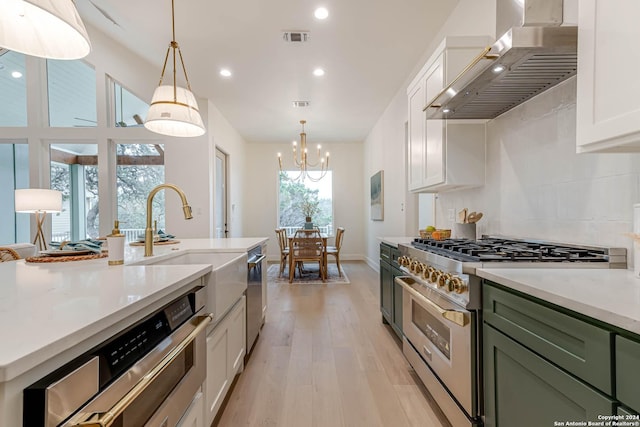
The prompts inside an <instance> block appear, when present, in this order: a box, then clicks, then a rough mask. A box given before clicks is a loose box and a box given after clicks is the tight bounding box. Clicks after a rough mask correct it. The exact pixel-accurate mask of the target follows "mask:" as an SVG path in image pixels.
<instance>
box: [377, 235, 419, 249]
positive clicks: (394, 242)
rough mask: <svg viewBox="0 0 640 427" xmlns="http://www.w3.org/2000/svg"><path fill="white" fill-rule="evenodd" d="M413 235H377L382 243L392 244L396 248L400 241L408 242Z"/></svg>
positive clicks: (411, 239)
mask: <svg viewBox="0 0 640 427" xmlns="http://www.w3.org/2000/svg"><path fill="white" fill-rule="evenodd" d="M413 239H415V237H378V240H380V241H381V242H382V243H386V244H387V245H390V246H393V247H394V248H397V247H398V245H399V244H400V243H403V244H407V245H408V244H410V243H411V242H412V241H413Z"/></svg>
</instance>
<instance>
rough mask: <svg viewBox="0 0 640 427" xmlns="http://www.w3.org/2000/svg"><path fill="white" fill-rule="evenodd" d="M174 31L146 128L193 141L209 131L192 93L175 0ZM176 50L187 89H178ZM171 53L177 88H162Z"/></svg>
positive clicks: (172, 7)
mask: <svg viewBox="0 0 640 427" xmlns="http://www.w3.org/2000/svg"><path fill="white" fill-rule="evenodd" d="M171 30H172V36H173V38H172V39H171V43H169V48H168V49H167V54H166V56H165V57H164V65H163V66H162V74H161V75H160V83H159V84H158V87H157V88H156V90H155V92H154V93H153V98H152V99H151V105H150V106H149V113H148V114H147V119H146V121H145V122H144V127H146V128H147V129H149V130H150V131H152V132H155V133H159V134H161V135H168V136H178V137H192V136H200V135H204V133H205V131H206V130H205V127H204V124H203V122H202V117H200V112H199V110H198V103H197V101H196V97H195V95H194V94H193V92H191V84H190V83H189V77H187V69H186V68H185V66H184V60H183V59H182V51H181V50H180V46H179V45H178V42H177V41H176V24H175V17H174V0H171ZM176 50H177V51H178V56H179V57H180V64H181V65H182V71H183V73H184V78H185V80H186V82H187V87H186V89H185V88H183V87H179V86H177V85H176ZM171 51H173V55H172V58H173V86H169V85H163V84H162V81H163V80H164V72H165V70H166V68H167V61H168V60H169V53H171Z"/></svg>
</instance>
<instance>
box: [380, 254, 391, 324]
mask: <svg viewBox="0 0 640 427" xmlns="http://www.w3.org/2000/svg"><path fill="white" fill-rule="evenodd" d="M380 311H381V312H382V321H383V322H384V323H391V322H392V321H393V318H392V317H391V313H392V311H393V273H392V272H391V265H390V264H389V263H387V262H385V261H384V260H382V259H380Z"/></svg>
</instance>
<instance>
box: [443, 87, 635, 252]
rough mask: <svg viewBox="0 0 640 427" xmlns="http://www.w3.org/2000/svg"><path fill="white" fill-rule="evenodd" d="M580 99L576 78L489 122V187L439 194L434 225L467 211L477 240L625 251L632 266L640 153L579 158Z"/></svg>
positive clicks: (583, 156)
mask: <svg viewBox="0 0 640 427" xmlns="http://www.w3.org/2000/svg"><path fill="white" fill-rule="evenodd" d="M575 100H576V79H575V78H572V79H570V80H568V81H567V82H565V83H563V84H561V85H559V86H557V87H556V88H553V89H551V90H549V91H547V92H545V93H543V94H541V95H539V96H537V97H535V98H533V99H531V100H529V101H528V102H526V103H524V104H523V105H520V106H518V107H516V108H514V109H513V110H511V111H509V112H507V113H505V114H503V115H502V116H500V117H498V118H496V119H494V120H492V121H490V122H488V123H487V154H486V156H487V158H486V166H487V167H486V182H485V185H484V186H482V187H478V188H475V189H468V190H462V191H454V192H449V193H442V194H439V195H437V198H436V225H437V226H438V227H440V228H451V227H452V224H451V223H450V222H449V221H448V219H447V216H448V215H447V212H448V210H449V209H455V210H456V212H458V211H459V210H461V209H462V208H464V207H467V208H469V210H470V211H482V212H483V213H484V217H483V218H482V220H481V221H480V222H479V223H478V235H481V234H498V235H504V236H512V237H521V238H534V239H543V240H552V241H557V242H567V243H578V244H587V245H602V246H616V247H625V248H627V250H628V251H629V256H628V262H629V264H631V260H632V258H633V257H632V256H631V248H632V246H633V245H632V241H631V239H630V238H629V237H628V236H627V235H626V233H629V232H631V231H632V230H633V225H632V221H633V204H634V203H638V201H640V193H639V188H640V154H617V153H616V154H576V143H575V136H576V131H575V127H576V109H575V107H576V102H575Z"/></svg>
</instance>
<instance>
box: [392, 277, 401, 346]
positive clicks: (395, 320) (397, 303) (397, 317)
mask: <svg viewBox="0 0 640 427" xmlns="http://www.w3.org/2000/svg"><path fill="white" fill-rule="evenodd" d="M391 273H392V276H393V279H394V280H393V316H392V322H391V327H392V328H393V330H394V331H395V333H396V334H397V335H398V336H399V337H400V338H402V286H401V285H399V284H397V283H396V281H395V278H396V277H397V276H402V275H403V274H404V273H403V272H402V270H398V269H397V268H392V269H391Z"/></svg>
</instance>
